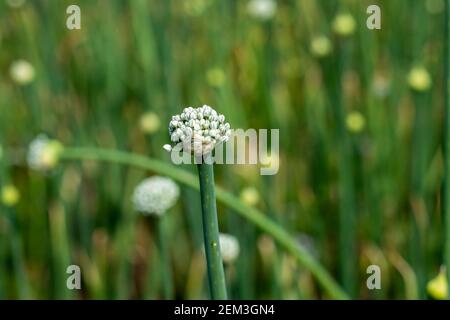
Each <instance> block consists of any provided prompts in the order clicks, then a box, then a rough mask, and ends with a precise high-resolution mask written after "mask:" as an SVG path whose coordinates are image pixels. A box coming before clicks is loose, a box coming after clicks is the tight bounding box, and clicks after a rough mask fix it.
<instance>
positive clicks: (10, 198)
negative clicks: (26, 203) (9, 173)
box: [1, 185, 20, 207]
mask: <svg viewBox="0 0 450 320" xmlns="http://www.w3.org/2000/svg"><path fill="white" fill-rule="evenodd" d="M1 199H2V203H3V204H4V205H5V206H7V207H13V206H15V205H16V204H17V203H18V202H19V199H20V193H19V190H17V188H16V187H15V186H13V185H6V186H4V187H2V190H1Z"/></svg>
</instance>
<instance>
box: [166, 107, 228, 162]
mask: <svg viewBox="0 0 450 320" xmlns="http://www.w3.org/2000/svg"><path fill="white" fill-rule="evenodd" d="M169 135H170V140H171V141H172V142H173V143H174V144H175V146H177V147H179V148H181V150H183V151H184V152H188V153H194V155H195V156H200V155H202V154H203V155H204V154H208V153H210V152H211V151H212V150H213V149H214V147H215V146H217V145H219V144H220V143H222V142H226V141H228V139H229V138H230V136H231V129H230V124H229V123H227V122H225V117H224V116H223V115H222V114H219V113H217V111H215V110H214V109H213V108H211V107H210V106H207V105H204V106H202V107H199V108H192V107H188V108H184V110H183V112H182V113H181V114H179V115H175V116H173V117H172V120H171V121H170V123H169ZM163 148H164V149H165V150H167V151H170V150H171V149H172V148H171V146H169V145H164V146H163Z"/></svg>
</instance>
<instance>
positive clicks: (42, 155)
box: [27, 134, 63, 171]
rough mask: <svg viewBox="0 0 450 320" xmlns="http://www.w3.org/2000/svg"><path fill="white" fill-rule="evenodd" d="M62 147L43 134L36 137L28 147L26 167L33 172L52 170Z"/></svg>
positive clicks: (56, 141)
mask: <svg viewBox="0 0 450 320" xmlns="http://www.w3.org/2000/svg"><path fill="white" fill-rule="evenodd" d="M62 151H63V145H62V144H61V143H60V142H59V141H58V140H54V139H49V138H48V137H47V136H46V135H45V134H40V135H38V136H37V137H36V138H35V139H34V140H33V141H31V143H30V146H29V147H28V154H27V162H28V166H29V167H30V168H31V169H34V170H40V171H47V170H50V169H53V168H54V167H55V166H56V165H57V164H58V161H59V156H60V154H61V152H62Z"/></svg>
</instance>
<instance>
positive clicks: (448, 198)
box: [443, 0, 450, 299]
mask: <svg viewBox="0 0 450 320" xmlns="http://www.w3.org/2000/svg"><path fill="white" fill-rule="evenodd" d="M449 22H450V3H449V0H446V1H445V19H444V104H445V105H444V108H445V119H444V143H443V144H444V146H443V149H444V189H443V191H444V194H443V204H444V205H443V214H444V236H445V240H444V241H445V243H444V263H445V266H446V267H447V272H446V276H447V288H448V290H447V292H448V293H447V298H449V299H450V61H449V60H450V56H449V55H450V24H449Z"/></svg>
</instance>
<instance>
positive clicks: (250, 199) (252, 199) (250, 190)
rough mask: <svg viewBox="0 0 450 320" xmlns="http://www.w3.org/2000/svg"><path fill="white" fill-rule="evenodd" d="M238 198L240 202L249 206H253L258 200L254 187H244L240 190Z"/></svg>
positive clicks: (257, 193)
mask: <svg viewBox="0 0 450 320" xmlns="http://www.w3.org/2000/svg"><path fill="white" fill-rule="evenodd" d="M240 198H241V200H242V202H244V203H245V204H247V205H249V206H255V205H256V204H258V202H259V200H260V196H259V192H258V190H257V189H256V188H254V187H246V188H244V189H242V191H241V194H240Z"/></svg>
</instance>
